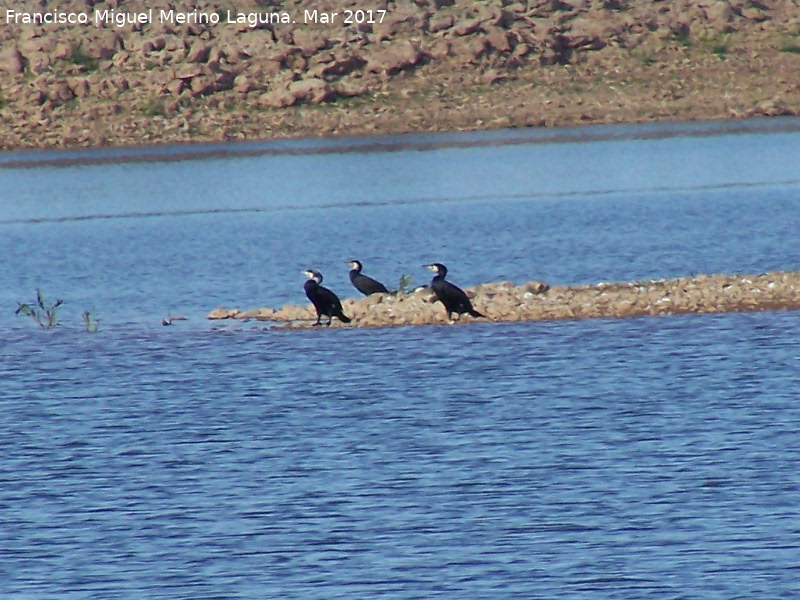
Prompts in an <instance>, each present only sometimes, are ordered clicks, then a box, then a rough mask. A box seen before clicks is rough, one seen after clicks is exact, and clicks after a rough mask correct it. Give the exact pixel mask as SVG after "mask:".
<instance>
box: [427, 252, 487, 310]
mask: <svg viewBox="0 0 800 600" xmlns="http://www.w3.org/2000/svg"><path fill="white" fill-rule="evenodd" d="M425 266H426V267H428V268H429V269H430V270H431V271H434V272H435V273H436V275H435V276H434V278H433V279H432V280H431V289H432V290H433V292H434V293H435V294H436V297H437V298H438V299H439V300H440V301H441V302H442V304H444V308H445V310H446V311H447V318H448V319H452V317H451V316H450V315H451V313H456V314H457V315H458V316H459V317H460V316H461V315H462V313H469V314H471V315H472V316H473V317H483V318H486V315H482V314H481V313H479V312H478V311H477V310H475V309H474V308H472V302H470V301H469V298H467V295H466V294H465V293H464V290H462V289H461V288H460V287H458V286H457V285H453V284H452V283H450V282H449V281H445V280H444V278H445V276H446V275H447V267H445V266H444V265H443V264H442V263H433V264H432V265H425Z"/></svg>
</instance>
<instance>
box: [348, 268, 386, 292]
mask: <svg viewBox="0 0 800 600" xmlns="http://www.w3.org/2000/svg"><path fill="white" fill-rule="evenodd" d="M347 262H348V264H349V265H350V283H352V284H353V287H354V288H356V289H357V290H358V291H359V292H361V293H362V294H364V295H365V296H369V295H370V294H378V293H383V294H388V293H389V290H387V289H386V286H385V285H383V284H382V283H381V282H380V281H376V280H375V279H373V278H372V277H367V276H366V275H362V274H361V268H362V267H361V262H360V261H357V260H349V261H347Z"/></svg>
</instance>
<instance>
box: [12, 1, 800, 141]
mask: <svg viewBox="0 0 800 600" xmlns="http://www.w3.org/2000/svg"><path fill="white" fill-rule="evenodd" d="M370 2H371V4H369V5H367V4H363V3H359V2H356V1H355V0H322V1H316V0H315V1H313V2H312V1H311V0H296V1H293V2H290V1H280V0H276V1H270V2H267V1H265V0H255V1H252V2H240V3H236V6H234V5H233V3H228V2H226V1H198V2H181V1H179V2H174V3H169V4H168V3H165V2H161V1H160V0H146V1H143V0H131V1H127V0H106V1H105V2H97V1H96V0H68V1H66V2H62V1H59V2H55V1H54V0H23V1H20V2H15V3H13V7H11V11H12V13H14V14H12V15H9V10H8V9H3V11H2V12H3V13H4V14H0V77H2V79H1V81H2V84H0V149H4V150H14V149H21V148H43V147H80V146H120V145H131V144H154V143H171V142H199V141H212V140H218V141H219V140H243V139H251V140H252V139H270V138H278V137H290V136H331V135H353V134H371V133H404V132H421V131H442V130H446V131H455V130H475V129H488V128H502V127H527V126H540V125H563V124H575V123H599V122H622V121H624V122H636V121H647V120H666V119H726V118H739V117H748V116H758V115H783V114H798V112H800V86H798V84H797V73H798V72H800V8H798V3H797V1H796V0H705V1H703V0H700V1H696V2H695V1H691V2H690V1H687V0H677V1H665V0H635V1H634V0H489V1H485V2H461V1H455V0H414V1H411V0H403V1H400V0H397V1H395V2H391V1H387V0H370ZM348 10H349V11H351V14H352V17H353V18H352V19H351V21H352V22H351V23H345V22H344V20H345V18H346V15H347V14H348V12H347V11H348ZM357 10H362V11H366V12H364V13H357V12H356V11H357ZM162 11H164V12H166V13H167V14H171V15H172V19H171V20H170V19H167V20H166V22H165V21H164V19H162V18H160V17H161V15H162ZM169 11H172V12H171V13H170V12H169ZM307 11H308V12H310V11H318V12H317V15H318V18H317V21H318V22H306V21H308V19H307V16H308V15H307V14H306V12H307ZM369 11H371V13H370V14H369V15H367V12H369ZM379 11H386V12H385V14H383V17H382V18H381V22H378V18H379V16H380V14H379ZM334 12H336V13H338V15H337V17H331V19H330V21H331V22H329V23H324V22H321V21H320V18H319V15H321V14H322V13H325V14H326V15H330V14H332V13H334ZM139 13H145V14H147V15H150V16H148V18H147V19H143V20H141V21H138V22H135V23H129V22H126V23H123V22H122V21H125V20H126V18H130V17H131V15H134V17H135V15H139ZM177 13H180V14H182V15H183V19H182V21H183V22H181V19H180V18H178V17H176V16H175V15H176V14H177ZM37 14H38V15H40V16H39V19H40V20H41V19H42V18H43V16H46V15H49V18H50V20H53V21H57V20H59V19H64V20H68V18H70V15H73V17H72V18H75V19H77V18H83V19H85V20H87V23H85V24H80V23H76V24H70V23H35V24H34V23H25V22H24V21H25V17H24V16H23V17H20V15H28V19H33V18H35V15H37ZM98 14H99V15H101V16H104V18H103V19H98ZM65 15H66V16H65ZM80 15H84V17H80ZM114 15H117V17H115V16H114ZM119 15H122V18H121V20H120V21H116V20H115V19H116V18H118V17H119ZM203 15H205V19H206V22H203V19H204V17H203ZM212 15H213V16H212ZM239 15H243V16H244V17H245V18H244V20H243V21H241V22H236V21H237V17H238V16H239ZM251 15H255V18H253V19H252V20H251V21H249V22H248V21H247V19H249V18H250V17H251ZM284 15H285V16H284ZM10 16H11V17H13V18H10ZM214 17H216V19H217V20H218V22H215V23H212V22H210V21H211V20H213V18H214ZM370 17H371V19H372V20H373V21H375V22H374V23H370V22H368V21H369V20H370ZM231 18H233V21H234V22H229V21H230V20H231ZM20 19H22V20H20ZM259 19H260V20H262V21H269V20H272V21H273V22H271V23H264V22H258V21H259ZM359 19H360V20H361V21H363V22H360V23H359V22H357V20H359ZM287 20H290V21H294V22H285V21H287ZM8 21H10V22H8ZM198 21H199V22H198ZM276 21H277V22H276ZM281 21H284V22H281Z"/></svg>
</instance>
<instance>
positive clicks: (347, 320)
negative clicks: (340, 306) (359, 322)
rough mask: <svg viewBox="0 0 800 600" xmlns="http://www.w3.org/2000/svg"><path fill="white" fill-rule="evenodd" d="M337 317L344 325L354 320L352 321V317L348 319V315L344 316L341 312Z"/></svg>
mask: <svg viewBox="0 0 800 600" xmlns="http://www.w3.org/2000/svg"><path fill="white" fill-rule="evenodd" d="M336 317H337V318H338V319H339V320H340V321H341V322H342V323H349V322H350V321H351V320H352V319H350V317H348V316H347V315H346V314H344V313H343V312H339V314H338V315H336Z"/></svg>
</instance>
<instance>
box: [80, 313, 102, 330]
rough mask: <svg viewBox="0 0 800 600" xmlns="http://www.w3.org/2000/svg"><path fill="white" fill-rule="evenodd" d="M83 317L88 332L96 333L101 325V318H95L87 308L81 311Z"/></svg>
mask: <svg viewBox="0 0 800 600" xmlns="http://www.w3.org/2000/svg"><path fill="white" fill-rule="evenodd" d="M81 316H82V317H83V324H84V325H85V326H86V331H87V332H88V333H95V332H96V331H97V328H98V327H100V319H95V318H94V317H93V316H92V313H90V312H89V311H88V310H85V311H83V312H82V313H81Z"/></svg>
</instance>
